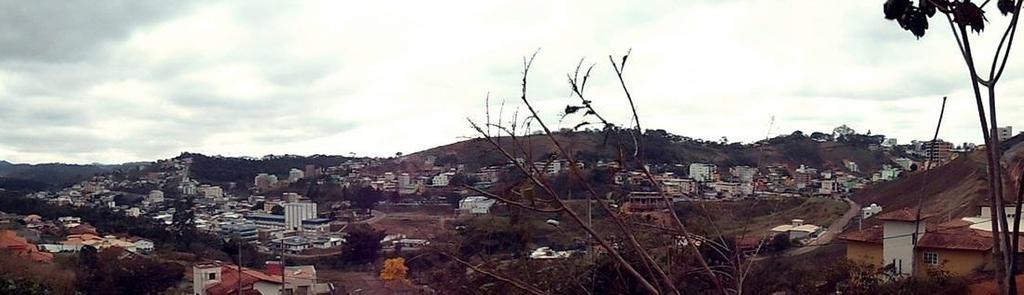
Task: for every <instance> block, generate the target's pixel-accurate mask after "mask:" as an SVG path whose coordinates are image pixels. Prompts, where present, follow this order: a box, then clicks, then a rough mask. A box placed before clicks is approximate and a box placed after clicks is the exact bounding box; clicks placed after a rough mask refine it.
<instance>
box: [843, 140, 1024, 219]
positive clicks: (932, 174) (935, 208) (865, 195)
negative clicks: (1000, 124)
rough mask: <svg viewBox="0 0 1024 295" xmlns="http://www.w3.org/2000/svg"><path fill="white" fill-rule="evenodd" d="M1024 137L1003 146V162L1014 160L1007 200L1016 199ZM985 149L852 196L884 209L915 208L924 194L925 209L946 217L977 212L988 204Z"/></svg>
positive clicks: (1008, 184) (863, 202)
mask: <svg viewBox="0 0 1024 295" xmlns="http://www.w3.org/2000/svg"><path fill="white" fill-rule="evenodd" d="M1022 141H1024V137H1022V136H1020V135H1018V136H1016V137H1014V138H1012V139H1010V140H1009V141H1007V142H1006V143H1005V145H1004V149H1003V150H1004V151H1005V152H1004V154H1003V161H1004V163H1011V164H1010V165H1009V166H1010V169H1009V175H1008V176H1007V177H1005V179H1004V183H1006V188H1007V189H1004V199H1006V200H1012V199H1014V198H1015V193H1016V192H1015V190H1016V185H1014V183H1016V179H1019V177H1020V174H1021V166H1020V163H1021V158H1022V157H1024V144H1022ZM985 165H986V160H985V152H984V151H982V150H979V151H974V152H973V153H970V154H968V155H966V156H962V157H959V158H957V159H956V160H953V161H951V162H949V163H947V164H946V165H942V166H940V167H937V168H935V169H932V170H931V171H919V172H915V173H914V174H912V175H910V176H908V177H904V178H900V179H898V180H895V181H891V182H884V183H879V184H876V185H873V186H870V187H866V188H865V189H863V190H861V191H860V192H858V193H857V195H855V196H854V197H853V199H854V201H856V202H858V203H860V204H864V205H867V204H871V203H876V204H878V205H880V206H882V208H884V209H885V211H889V210H895V209H899V208H905V207H916V206H917V203H918V197H919V196H921V197H922V199H921V200H922V201H921V203H922V204H923V205H924V206H923V207H922V208H923V209H922V210H923V211H924V212H925V213H929V214H935V215H936V216H938V217H940V218H943V219H942V220H945V219H947V218H959V217H965V216H974V215H977V214H978V212H979V211H978V206H979V205H982V204H987V202H988V201H987V200H988V198H987V195H988V183H987V180H986V179H987V172H986V171H985Z"/></svg>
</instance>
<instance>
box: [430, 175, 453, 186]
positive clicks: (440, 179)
mask: <svg viewBox="0 0 1024 295" xmlns="http://www.w3.org/2000/svg"><path fill="white" fill-rule="evenodd" d="M453 176H455V173H452V172H445V173H441V174H438V175H437V176H434V178H431V179H430V183H431V185H432V186H448V182H450V181H451V180H452V177H453Z"/></svg>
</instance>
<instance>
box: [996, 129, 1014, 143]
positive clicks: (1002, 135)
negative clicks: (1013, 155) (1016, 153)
mask: <svg viewBox="0 0 1024 295" xmlns="http://www.w3.org/2000/svg"><path fill="white" fill-rule="evenodd" d="M996 134H997V135H998V136H999V141H1006V140H1007V139H1010V137H1013V126H1005V127H999V128H996Z"/></svg>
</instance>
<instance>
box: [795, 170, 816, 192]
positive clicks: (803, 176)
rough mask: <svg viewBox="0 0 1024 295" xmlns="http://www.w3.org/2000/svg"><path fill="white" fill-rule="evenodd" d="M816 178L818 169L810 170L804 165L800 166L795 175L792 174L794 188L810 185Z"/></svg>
mask: <svg viewBox="0 0 1024 295" xmlns="http://www.w3.org/2000/svg"><path fill="white" fill-rule="evenodd" d="M817 177H818V169H814V168H810V167H807V166H804V165H800V168H797V169H796V171H795V173H793V179H794V180H795V181H796V187H798V188H804V187H807V184H809V183H811V181H813V180H814V179H815V178H817Z"/></svg>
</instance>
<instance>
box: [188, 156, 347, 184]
mask: <svg viewBox="0 0 1024 295" xmlns="http://www.w3.org/2000/svg"><path fill="white" fill-rule="evenodd" d="M177 158H178V159H183V158H192V166H191V170H190V171H189V173H191V175H192V177H195V178H198V179H200V180H205V181H211V182H242V183H245V182H250V181H252V179H253V178H254V177H256V175H257V174H260V173H271V174H276V175H287V174H288V170H289V169H291V168H298V169H303V168H304V167H305V166H306V165H316V166H319V167H329V166H337V165H340V164H342V163H345V161H348V160H349V159H351V158H347V157H342V156H326V155H313V156H309V157H302V156H293V155H285V156H268V157H263V158H261V159H251V158H234V157H220V156H207V155H203V154H195V153H182V154H181V155H180V156H178V157H177Z"/></svg>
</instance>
